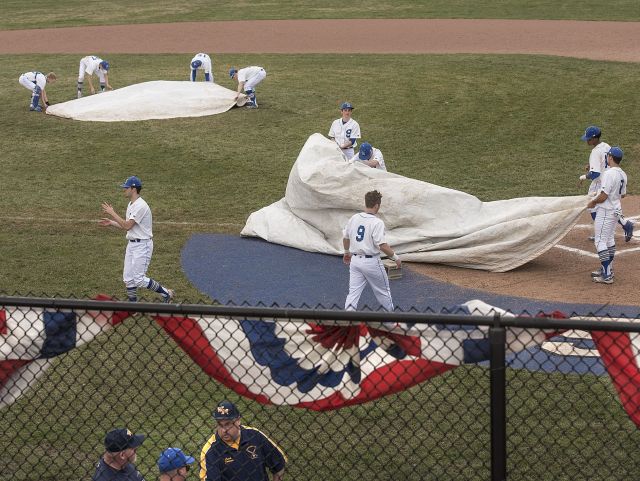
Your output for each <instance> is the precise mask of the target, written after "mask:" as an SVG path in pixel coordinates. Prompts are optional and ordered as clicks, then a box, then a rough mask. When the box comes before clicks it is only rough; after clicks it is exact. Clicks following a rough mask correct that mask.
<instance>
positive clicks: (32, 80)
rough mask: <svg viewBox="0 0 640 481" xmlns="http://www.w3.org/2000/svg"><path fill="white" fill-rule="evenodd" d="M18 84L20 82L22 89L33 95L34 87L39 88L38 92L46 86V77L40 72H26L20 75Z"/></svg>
mask: <svg viewBox="0 0 640 481" xmlns="http://www.w3.org/2000/svg"><path fill="white" fill-rule="evenodd" d="M18 82H20V85H22V86H23V87H24V88H26V89H28V90H30V91H31V92H32V93H34V92H35V91H36V86H37V87H40V90H44V88H45V87H46V86H47V76H46V75H45V74H43V73H42V72H26V73H23V74H22V75H20V78H19V79H18Z"/></svg>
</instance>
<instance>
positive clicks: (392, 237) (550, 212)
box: [241, 134, 588, 272]
mask: <svg viewBox="0 0 640 481" xmlns="http://www.w3.org/2000/svg"><path fill="white" fill-rule="evenodd" d="M374 189H375V190H378V191H379V192H381V193H382V205H381V209H380V211H379V213H378V216H379V217H380V218H381V219H382V220H383V221H384V222H385V225H386V241H387V242H388V243H389V244H390V245H391V246H392V248H393V249H394V250H395V251H396V253H398V254H401V258H402V260H403V261H410V262H427V263H438V264H449V265H453V266H459V267H467V268H471V269H483V270H487V271H493V272H505V271H508V270H511V269H515V268H516V267H518V266H521V265H523V264H525V263H527V262H529V261H530V260H532V259H535V258H536V257H538V256H539V255H541V254H543V253H544V252H545V251H547V250H548V249H550V248H551V247H552V246H553V245H554V244H556V243H557V242H558V241H559V240H560V239H562V237H564V235H565V234H566V233H567V232H568V231H569V230H570V229H571V228H572V227H573V226H574V225H575V224H576V222H577V221H578V218H579V216H580V214H581V213H582V211H583V210H584V209H585V207H586V204H587V202H588V197H587V196H585V195H580V196H570V197H523V198H516V199H507V200H498V201H492V202H482V201H480V200H479V199H478V198H477V197H474V196H473V195H470V194H466V193H464V192H459V191H456V190H453V189H448V188H446V187H440V186H437V185H433V184H429V183H427V182H422V181H419V180H415V179H409V178H407V177H403V176H401V175H398V174H394V173H391V172H384V171H380V170H377V169H372V168H370V167H368V166H366V165H364V164H362V163H360V162H355V163H349V162H346V161H345V160H344V158H343V156H342V153H341V151H340V149H339V148H338V147H337V145H336V144H335V142H333V141H331V140H329V139H327V138H326V137H324V136H323V135H321V134H313V135H311V136H310V137H309V139H308V140H307V142H306V143H305V145H304V147H303V148H302V150H301V151H300V154H299V155H298V159H297V160H296V162H295V164H294V166H293V168H292V169H291V173H290V174H289V181H288V183H287V189H286V193H285V197H284V198H283V199H281V200H279V201H278V202H275V203H273V204H271V205H269V206H266V207H264V208H262V209H260V210H258V211H257V212H253V213H252V214H251V215H250V216H249V218H248V219H247V222H246V225H245V226H244V228H243V230H242V232H241V234H242V235H245V236H255V237H261V238H263V239H265V240H267V241H269V242H273V243H276V244H282V245H286V246H291V247H295V248H298V249H302V250H305V251H309V252H321V253H326V254H335V255H342V253H343V247H342V229H343V227H344V226H345V224H346V223H347V220H348V219H349V218H350V217H351V216H352V215H353V214H354V213H356V212H360V211H363V210H364V195H365V193H366V192H368V191H370V190H374Z"/></svg>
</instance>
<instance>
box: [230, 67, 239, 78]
mask: <svg viewBox="0 0 640 481" xmlns="http://www.w3.org/2000/svg"><path fill="white" fill-rule="evenodd" d="M236 73H238V69H237V68H235V67H231V68H230V69H229V78H233V76H234V75H235V74H236Z"/></svg>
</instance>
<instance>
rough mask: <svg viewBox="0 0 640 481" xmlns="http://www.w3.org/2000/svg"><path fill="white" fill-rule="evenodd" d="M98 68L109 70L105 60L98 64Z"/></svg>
mask: <svg viewBox="0 0 640 481" xmlns="http://www.w3.org/2000/svg"><path fill="white" fill-rule="evenodd" d="M100 66H101V67H102V69H103V70H109V62H107V61H106V60H103V61H102V62H100Z"/></svg>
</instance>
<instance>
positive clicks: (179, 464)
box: [158, 448, 196, 481]
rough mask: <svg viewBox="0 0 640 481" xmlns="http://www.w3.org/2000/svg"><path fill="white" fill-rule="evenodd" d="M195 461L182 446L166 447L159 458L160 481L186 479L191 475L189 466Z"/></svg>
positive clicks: (182, 480) (181, 480) (180, 480)
mask: <svg viewBox="0 0 640 481" xmlns="http://www.w3.org/2000/svg"><path fill="white" fill-rule="evenodd" d="M195 461H196V460H195V459H194V458H192V457H191V456H187V455H186V454H184V453H183V452H182V449H180V448H167V449H165V450H164V451H162V453H160V457H159V458H158V471H160V479H159V481H184V480H185V479H187V476H188V475H189V466H190V465H192V464H193V463H194V462H195Z"/></svg>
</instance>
